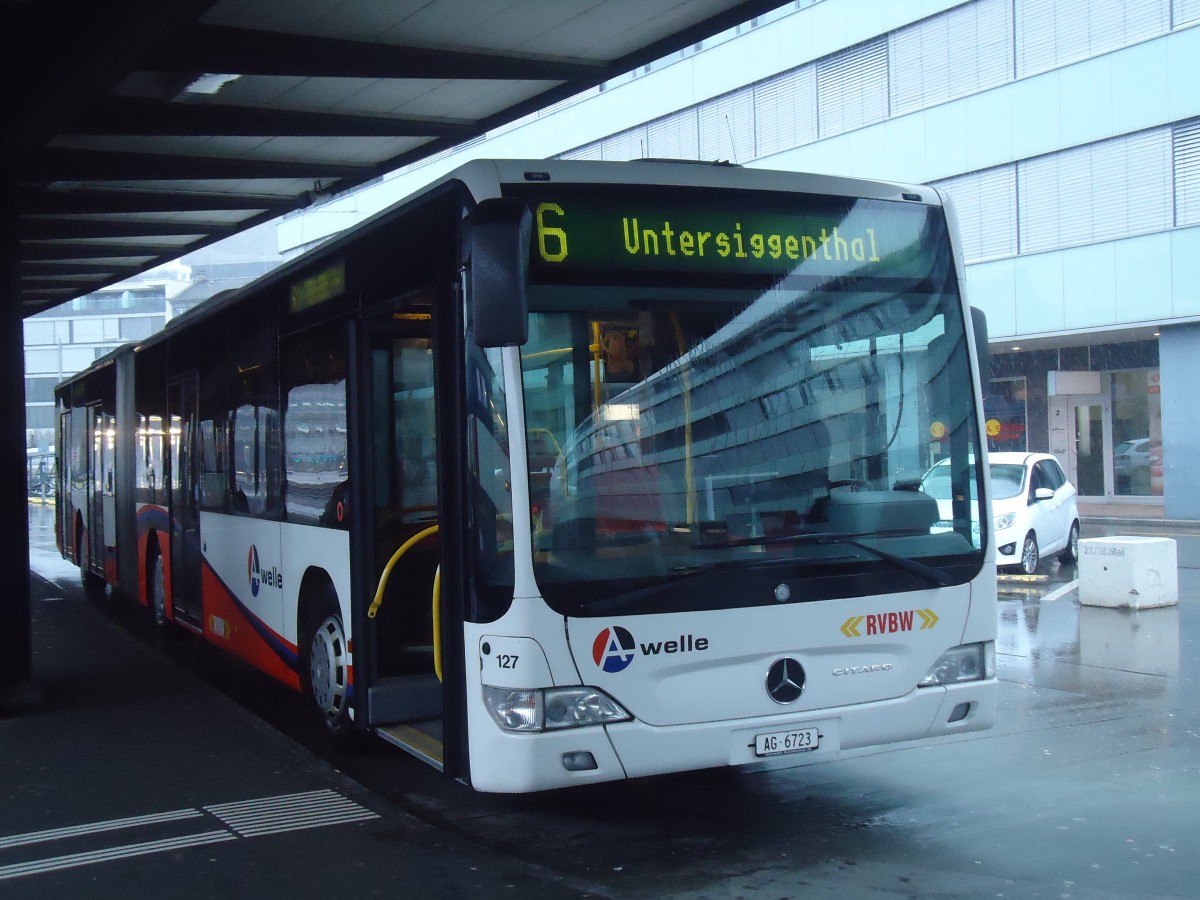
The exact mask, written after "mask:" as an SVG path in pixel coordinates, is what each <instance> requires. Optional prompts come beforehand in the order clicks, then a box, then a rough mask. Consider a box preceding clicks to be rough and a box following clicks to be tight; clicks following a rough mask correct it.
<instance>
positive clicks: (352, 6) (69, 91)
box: [0, 0, 783, 316]
mask: <svg viewBox="0 0 1200 900" xmlns="http://www.w3.org/2000/svg"><path fill="white" fill-rule="evenodd" d="M781 5H783V4H782V3H780V2H779V0H770V2H753V0H219V2H215V3H214V2H212V0H107V2H95V0H86V2H85V0H2V2H0V17H3V25H2V32H3V35H4V36H3V37H2V38H0V40H2V41H3V42H4V48H5V49H4V53H3V54H2V56H3V58H2V59H0V69H2V70H3V74H4V90H5V93H6V95H7V98H8V104H7V107H8V113H7V118H6V121H5V124H4V128H3V129H2V130H0V134H2V135H3V136H2V137H0V154H2V156H0V172H3V173H4V176H5V177H6V179H7V181H8V188H9V197H10V207H9V211H8V213H7V215H8V216H9V219H8V226H7V228H6V229H4V228H0V233H3V231H5V230H8V231H9V232H10V241H9V244H10V247H11V244H12V243H13V242H12V240H11V230H12V229H15V230H16V235H15V239H16V244H17V246H18V247H19V250H18V254H19V256H18V261H17V269H18V272H17V274H18V275H19V282H20V287H19V296H18V297H17V298H16V301H17V302H19V303H20V304H21V310H22V315H23V316H28V315H32V314H33V313H36V312H39V311H41V310H44V309H47V308H49V307H52V306H56V305H58V304H60V303H62V302H64V301H66V300H70V299H72V298H74V297H78V296H81V295H83V294H87V293H90V292H92V291H95V290H98V289H99V288H101V287H105V286H107V285H110V284H113V283H116V282H118V281H121V280H124V279H126V278H128V277H130V276H132V275H135V274H137V273H140V272H144V271H146V270H147V269H150V268H153V267H154V266H157V265H159V264H161V263H163V262H167V261H170V260H172V259H176V258H177V257H179V256H182V255H183V254H185V253H188V252H190V251H192V250H196V249H198V248H200V247H202V246H205V245H206V244H210V243H212V242H214V241H217V240H220V239H221V238H224V237H227V236H229V235H230V234H233V233H234V232H237V231H240V230H243V229H246V228H249V227H251V226H253V225H256V224H259V223H261V222H265V221H267V220H269V219H272V218H274V217H276V216H278V215H280V214H282V213H285V212H288V211H290V210H295V209H299V208H302V207H304V206H307V205H309V204H310V203H312V202H313V200H314V199H315V198H316V197H318V196H325V195H328V194H333V193H340V192H342V191H345V190H347V189H349V188H351V187H354V186H356V185H361V184H363V183H365V182H368V181H371V180H372V179H375V178H378V177H380V176H382V175H384V174H385V173H387V172H389V171H392V170H394V169H397V168H399V167H401V166H403V165H406V164H409V163H414V162H417V161H419V160H421V159H423V158H426V157H429V156H432V155H433V154H436V153H438V152H440V151H443V150H447V149H449V148H451V147H453V146H455V145H458V144H461V143H463V142H465V141H467V140H470V139H471V138H474V137H477V136H480V135H482V134H484V133H486V132H487V131H489V130H491V129H495V128H498V127H500V126H501V125H504V124H507V123H509V122H512V121H514V120H516V119H518V118H520V117H522V116H524V115H527V114H529V113H531V112H534V111H536V110H539V109H542V108H544V107H546V106H549V105H550V104H553V103H555V102H558V101H560V100H564V99H566V98H568V97H570V96H573V95H575V94H577V93H579V92H581V91H584V90H587V89H589V88H592V87H595V86H596V85H598V84H600V83H602V82H604V81H607V80H609V79H611V78H614V77H616V76H618V75H621V74H624V73H626V72H629V71H632V70H633V69H635V68H637V67H638V66H641V65H645V64H647V63H650V62H652V61H654V60H657V59H661V58H662V57H664V56H667V55H669V54H671V53H673V52H675V51H677V50H680V49H682V48H685V47H687V46H689V45H691V44H694V43H696V42H698V41H701V40H703V39H704V38H707V37H710V36H712V35H714V34H717V33H718V32H720V31H723V30H725V29H727V28H730V27H732V26H734V25H737V24H740V23H742V22H745V21H748V20H749V19H751V18H752V17H754V16H756V15H761V14H763V13H765V12H767V11H769V10H771V9H773V8H775V7H778V6H781ZM6 250H7V251H8V252H10V253H11V252H12V251H11V249H10V248H6ZM6 302H13V298H6Z"/></svg>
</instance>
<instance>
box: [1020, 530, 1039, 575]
mask: <svg viewBox="0 0 1200 900" xmlns="http://www.w3.org/2000/svg"><path fill="white" fill-rule="evenodd" d="M1039 562H1041V557H1040V556H1039V555H1038V543H1037V537H1036V536H1035V535H1034V533H1033V532H1032V531H1031V532H1029V534H1027V535H1025V543H1023V544H1022V545H1021V571H1022V572H1024V573H1025V574H1026V575H1032V574H1033V573H1034V572H1036V571H1037V567H1038V563H1039Z"/></svg>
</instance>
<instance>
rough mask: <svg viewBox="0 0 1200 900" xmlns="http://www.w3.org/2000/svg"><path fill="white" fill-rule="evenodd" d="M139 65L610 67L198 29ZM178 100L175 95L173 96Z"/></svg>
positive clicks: (384, 69) (312, 69)
mask: <svg viewBox="0 0 1200 900" xmlns="http://www.w3.org/2000/svg"><path fill="white" fill-rule="evenodd" d="M139 66H140V68H142V69H146V70H149V71H163V72H196V73H202V72H222V73H228V74H236V75H299V76H304V77H309V78H447V79H449V78H454V79H500V80H510V81H511V80H519V81H581V80H582V81H592V82H595V81H604V80H605V79H607V78H611V77H613V76H615V75H617V74H620V73H619V72H617V71H614V70H613V69H612V67H610V66H609V65H607V64H604V63H592V62H584V61H580V60H578V59H559V58H553V57H543V56H532V55H508V54H489V53H476V52H471V51H465V50H445V49H431V48H427V47H405V46H397V45H394V44H381V43H372V42H366V41H352V40H345V39H342V38H326V37H314V36H310V35H303V34H284V33H280V32H274V31H270V32H268V31H258V30H255V29H249V28H231V27H229V26H224V25H202V24H197V25H195V26H194V27H192V28H190V29H189V30H188V32H187V34H186V35H184V36H182V37H181V38H180V39H179V40H177V41H176V42H175V43H174V44H172V45H171V46H169V47H166V48H164V49H163V51H162V52H161V53H160V54H158V55H155V56H151V57H149V58H143V59H142V60H141V61H140V63H139ZM167 99H171V98H167Z"/></svg>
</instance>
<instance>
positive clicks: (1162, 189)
mask: <svg viewBox="0 0 1200 900" xmlns="http://www.w3.org/2000/svg"><path fill="white" fill-rule="evenodd" d="M1017 178H1018V197H1019V207H1018V217H1019V227H1020V250H1021V252H1022V253H1038V252H1041V251H1043V250H1054V249H1058V248H1060V247H1073V246H1078V245H1080V244H1090V243H1095V242H1098V241H1108V240H1115V239H1117V238H1122V237H1130V236H1132V235H1135V234H1145V233H1147V232H1152V231H1162V230H1165V229H1167V228H1170V227H1171V222H1172V215H1171V212H1172V202H1171V201H1172V198H1171V130H1170V129H1169V128H1159V129H1155V130H1154V131H1145V132H1140V133H1138V134H1132V135H1127V136H1125V137H1120V138H1115V139H1113V140H1110V141H1102V142H1100V143H1097V144H1089V145H1088V146H1086V147H1077V148H1075V149H1073V150H1067V151H1064V152H1062V153H1055V154H1053V155H1051V156H1044V157H1040V158H1038V159H1032V160H1029V161H1027V162H1023V163H1020V164H1019V165H1018V169H1017Z"/></svg>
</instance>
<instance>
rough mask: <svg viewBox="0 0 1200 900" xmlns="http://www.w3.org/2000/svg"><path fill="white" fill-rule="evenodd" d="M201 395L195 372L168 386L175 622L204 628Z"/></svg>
mask: <svg viewBox="0 0 1200 900" xmlns="http://www.w3.org/2000/svg"><path fill="white" fill-rule="evenodd" d="M197 395H198V389H197V380H196V375H195V374H194V373H193V374H191V375H188V376H185V377H183V378H181V379H179V380H177V381H173V382H171V383H170V384H169V385H168V387H167V406H168V412H169V414H170V420H169V421H170V423H171V429H170V436H171V497H170V502H171V579H170V581H171V592H170V596H171V604H172V609H173V616H174V619H175V621H177V622H180V623H183V624H185V625H190V626H191V627H193V628H196V629H199V628H201V627H202V626H203V621H204V620H203V613H202V611H201V605H200V508H199V497H198V487H199V484H198V482H197V471H196V463H197V460H196V443H197V437H198V435H197V433H196V431H197V422H198V414H197Z"/></svg>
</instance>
